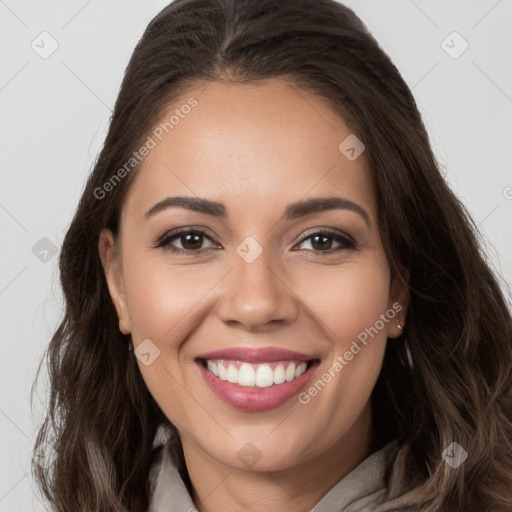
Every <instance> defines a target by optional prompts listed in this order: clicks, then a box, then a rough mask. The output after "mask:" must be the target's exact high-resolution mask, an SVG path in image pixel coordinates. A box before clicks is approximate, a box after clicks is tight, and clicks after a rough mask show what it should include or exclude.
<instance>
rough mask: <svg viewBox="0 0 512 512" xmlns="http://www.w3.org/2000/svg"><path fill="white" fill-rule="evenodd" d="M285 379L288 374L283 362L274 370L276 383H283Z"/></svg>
mask: <svg viewBox="0 0 512 512" xmlns="http://www.w3.org/2000/svg"><path fill="white" fill-rule="evenodd" d="M285 380H286V376H285V373H284V366H283V365H282V364H278V365H277V367H276V369H275V370H274V384H282V383H283V382H284V381H285Z"/></svg>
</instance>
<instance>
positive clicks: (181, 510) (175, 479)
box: [148, 440, 420, 512]
mask: <svg viewBox="0 0 512 512" xmlns="http://www.w3.org/2000/svg"><path fill="white" fill-rule="evenodd" d="M406 453H407V446H403V447H400V445H399V444H398V441H397V440H394V441H391V442H389V443H388V444H386V445H385V446H384V447H383V448H381V449H380V450H378V451H376V452H374V453H372V454H371V455H369V456H368V457H367V458H366V459H364V460H363V461H362V462H361V463H360V464H359V465H358V466H356V467H355V468H354V469H353V470H352V471H351V472H350V473H349V474H348V475H346V476H345V478H343V479H342V480H340V481H339V482H338V483H337V484H336V485H335V486H334V487H333V488H332V489H331V490H330V491H329V492H328V493H327V494H326V495H325V496H324V497H323V498H322V499H321V500H320V502H319V503H317V505H316V506H315V508H314V509H313V511H312V512H368V511H369V510H372V511H373V512H384V511H386V510H390V509H392V508H394V507H398V506H401V505H410V504H413V503H417V502H416V501H414V498H415V496H416V490H410V491H409V492H405V493H404V492H403V489H404V488H405V486H406V484H407V480H408V477H410V475H407V469H406V464H405V462H406ZM150 491H151V501H150V507H149V510H148V512H196V510H197V509H196V508H195V507H194V503H193V501H192V499H191V497H190V494H189V492H188V489H187V487H186V486H185V484H184V482H183V480H182V479H181V477H180V475H179V473H178V470H177V469H176V467H175V466H174V464H173V462H172V460H171V456H170V453H169V450H168V449H167V446H166V445H163V446H162V447H161V448H160V449H159V451H158V452H157V456H156V458H155V460H154V463H153V465H152V467H151V471H150ZM381 501H383V502H384V503H380V502H381ZM416 510H420V509H416Z"/></svg>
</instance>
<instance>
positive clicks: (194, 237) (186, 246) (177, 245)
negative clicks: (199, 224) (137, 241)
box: [157, 230, 219, 254]
mask: <svg viewBox="0 0 512 512" xmlns="http://www.w3.org/2000/svg"><path fill="white" fill-rule="evenodd" d="M206 241H207V242H209V243H210V245H209V246H208V247H203V244H204V243H205V242H206ZM157 247H164V248H166V249H168V250H169V251H171V252H173V253H177V254H191V253H203V252H206V251H209V250H211V249H213V248H218V247H219V246H217V245H216V244H215V243H214V242H213V240H212V239H211V238H210V237H209V236H208V235H206V233H203V232H202V231H198V230H181V231H178V232H174V233H169V234H167V235H165V236H164V237H163V238H162V240H161V241H160V242H159V243H158V245H157Z"/></svg>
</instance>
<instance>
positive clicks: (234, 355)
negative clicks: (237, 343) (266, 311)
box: [196, 347, 315, 363]
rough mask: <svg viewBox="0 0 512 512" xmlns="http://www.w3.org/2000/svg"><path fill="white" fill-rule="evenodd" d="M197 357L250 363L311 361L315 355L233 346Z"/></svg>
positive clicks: (279, 349) (274, 348) (273, 348)
mask: <svg viewBox="0 0 512 512" xmlns="http://www.w3.org/2000/svg"><path fill="white" fill-rule="evenodd" d="M196 359H210V360H213V359H229V360H232V361H246V362H248V363H267V362H268V363H271V362H273V361H311V360H313V359H315V357H313V356H309V355H307V354H302V353H300V352H295V351H293V350H287V349H284V348H277V347H264V348H248V347H231V348H225V349H221V350H215V351H213V352H206V353H204V354H200V355H198V356H197V357H196Z"/></svg>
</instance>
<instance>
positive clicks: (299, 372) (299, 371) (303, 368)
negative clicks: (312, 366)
mask: <svg viewBox="0 0 512 512" xmlns="http://www.w3.org/2000/svg"><path fill="white" fill-rule="evenodd" d="M305 371H306V363H300V364H299V366H297V369H296V370H295V378H297V377H300V376H301V375H302V374H303V373H304V372H305Z"/></svg>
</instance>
